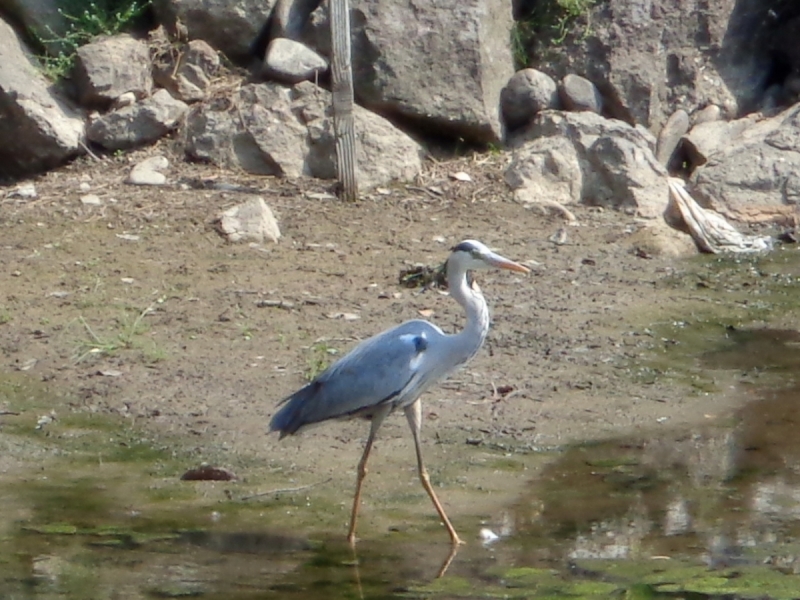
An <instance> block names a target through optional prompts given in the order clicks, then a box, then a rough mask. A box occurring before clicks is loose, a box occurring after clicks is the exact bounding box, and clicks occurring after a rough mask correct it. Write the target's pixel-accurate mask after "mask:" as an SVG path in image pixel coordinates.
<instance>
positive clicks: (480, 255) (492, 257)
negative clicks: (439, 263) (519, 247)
mask: <svg viewBox="0 0 800 600" xmlns="http://www.w3.org/2000/svg"><path fill="white" fill-rule="evenodd" d="M450 260H455V261H458V262H459V264H461V265H462V266H463V268H464V270H466V271H476V270H479V269H508V270H509V271H517V272H518V273H529V272H530V269H528V267H524V266H522V265H521V264H519V263H515V262H514V261H513V260H509V259H507V258H505V257H503V256H500V255H499V254H497V253H496V252H492V251H491V250H489V248H487V247H486V246H485V245H484V244H482V243H480V242H478V241H475V240H464V241H463V242H461V243H460V244H458V245H457V246H455V247H454V248H453V253H452V254H451V255H450V258H449V259H448V262H449V261H450Z"/></svg>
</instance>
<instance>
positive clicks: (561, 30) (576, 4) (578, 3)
mask: <svg viewBox="0 0 800 600" xmlns="http://www.w3.org/2000/svg"><path fill="white" fill-rule="evenodd" d="M599 1H600V0H538V2H536V4H535V6H534V8H533V10H532V11H531V13H530V14H528V15H527V16H526V17H524V18H523V19H520V20H518V21H517V22H516V23H515V24H514V30H513V33H512V36H513V37H512V44H513V46H514V60H515V61H516V63H517V64H516V66H517V68H520V69H521V68H524V67H527V66H529V65H530V62H531V57H532V55H533V54H534V53H535V51H536V49H537V48H538V49H541V48H554V47H558V46H560V45H561V44H563V43H564V40H565V39H566V37H567V35H568V34H569V33H570V31H572V29H573V28H574V27H575V23H576V21H577V20H578V19H580V18H581V17H584V18H585V19H586V20H587V21H588V18H589V15H590V11H591V9H592V7H593V6H595V5H596V4H597V3H598V2H599ZM586 30H587V32H588V22H587V25H586Z"/></svg>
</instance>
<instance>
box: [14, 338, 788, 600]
mask: <svg viewBox="0 0 800 600" xmlns="http://www.w3.org/2000/svg"><path fill="white" fill-rule="evenodd" d="M743 354H744V355H747V358H748V360H745V358H743ZM702 360H703V362H704V365H705V366H706V367H708V368H713V369H723V368H724V369H738V370H741V371H743V372H745V373H748V374H749V373H751V372H752V371H753V370H754V369H755V370H760V371H763V370H766V369H773V370H775V369H777V370H782V371H783V372H784V374H785V378H786V379H790V378H791V376H793V372H794V371H793V369H795V367H796V366H800V335H798V334H797V333H796V332H788V331H786V332H773V331H739V330H730V331H728V332H727V338H726V340H725V343H724V344H723V345H722V346H721V348H720V349H719V350H718V351H717V352H714V353H709V354H707V355H705V356H704V357H703V358H702ZM790 383H791V382H790ZM758 394H759V397H758V398H757V399H754V400H753V401H752V402H750V403H749V404H747V405H746V406H745V407H743V408H742V409H741V410H740V411H738V412H737V413H736V414H734V415H732V416H731V417H730V418H727V419H723V420H718V421H714V422H710V423H709V424H708V425H706V426H705V427H701V428H698V429H696V430H694V431H689V432H686V431H673V432H664V431H663V430H661V429H659V430H658V433H657V434H651V433H648V434H642V435H640V436H634V437H630V438H626V439H618V440H611V441H604V442H596V443H589V444H584V445H580V446H576V447H572V448H569V449H568V450H566V451H565V452H563V454H561V455H559V457H558V458H557V459H556V460H554V461H552V462H551V463H550V464H549V466H547V467H546V468H545V469H544V471H543V472H542V473H541V476H540V477H537V479H536V480H535V481H534V482H532V483H531V487H530V491H529V493H528V494H527V495H526V496H524V497H522V498H520V499H519V502H517V503H516V504H515V505H514V506H513V507H498V509H497V513H496V515H495V517H494V520H493V521H492V522H487V523H484V522H482V521H480V520H479V518H478V517H470V516H469V515H467V516H464V515H462V516H460V518H459V521H460V522H462V523H470V520H472V522H471V529H472V531H474V532H475V533H476V534H477V532H478V531H480V530H481V528H484V529H486V530H489V529H490V530H491V531H492V532H493V533H495V534H496V538H492V543H490V544H489V543H487V544H486V546H485V547H483V546H481V544H480V543H479V542H478V540H476V539H473V540H471V542H470V544H469V545H468V546H467V547H465V548H463V549H461V550H460V552H459V554H458V555H457V556H454V555H451V553H450V547H449V545H448V544H445V543H442V540H441V536H440V535H439V533H440V532H436V536H435V539H434V537H433V536H432V534H431V532H417V533H414V532H409V531H403V532H396V533H394V534H390V535H383V536H381V535H380V534H376V535H375V537H374V538H372V539H365V540H362V541H361V542H360V543H359V544H358V547H357V551H356V553H355V554H354V553H353V551H352V550H351V549H350V547H349V546H348V545H347V544H346V542H345V540H344V539H340V537H339V535H336V536H335V537H332V538H328V537H325V536H322V537H320V538H317V539H309V538H308V537H306V536H307V535H309V532H308V531H304V532H303V534H302V535H299V534H298V535H292V534H291V533H288V534H287V533H286V531H285V530H278V529H276V530H272V529H271V528H270V524H269V523H267V522H265V521H264V520H263V518H261V517H258V518H257V519H255V520H251V521H249V524H250V525H251V527H250V528H248V527H246V526H242V527H240V528H236V527H232V526H230V525H227V526H226V525H225V522H224V521H223V522H222V523H216V524H214V525H212V526H210V527H209V526H208V522H207V521H204V522H203V523H202V527H201V524H200V523H201V521H200V520H197V518H196V516H195V517H193V516H192V515H190V514H187V515H185V517H183V520H182V521H181V519H180V518H176V517H175V516H174V514H170V515H166V516H165V515H162V517H161V520H160V521H159V519H157V518H156V516H157V515H150V516H148V515H147V514H136V515H133V513H131V512H130V511H129V510H125V511H122V510H121V509H120V502H119V498H115V497H114V496H113V494H111V493H110V490H113V489H114V484H113V483H112V484H108V483H106V482H104V484H103V485H99V484H98V483H97V482H96V481H94V480H92V481H90V480H70V481H67V482H66V483H59V482H57V481H52V480H47V479H41V480H36V481H35V482H34V483H31V482H27V485H26V486H25V490H26V493H27V496H25V497H24V498H23V501H22V502H21V503H20V502H18V500H19V499H17V501H16V502H17V503H16V504H15V501H11V500H10V499H12V500H13V498H14V495H13V494H14V490H5V491H3V490H0V501H2V502H3V506H4V511H3V512H2V513H0V590H2V593H0V597H2V598H9V599H11V600H17V599H20V600H21V599H23V598H24V599H48V600H49V599H51V598H52V599H59V600H77V599H81V600H82V599H85V598H121V599H125V598H148V597H149V598H152V597H183V596H187V597H202V598H212V599H220V600H221V599H231V600H234V599H239V598H241V599H245V598H248V599H249V598H297V599H315V598H377V597H381V598H386V597H404V598H418V597H420V598H421V597H425V598H430V597H439V598H485V597H501V596H502V597H518V598H537V597H548V598H557V597H571V598H578V599H579V598H618V597H621V596H623V595H626V594H627V597H630V598H634V597H644V596H636V595H635V594H633V592H631V590H636V589H640V590H646V592H647V593H646V594H645V596H646V597H649V598H666V597H675V596H674V594H676V593H678V594H679V595H682V596H681V597H686V596H691V595H692V594H699V596H696V597H697V598H722V597H725V598H744V597H759V598H761V597H764V598H769V597H775V598H794V597H797V590H798V589H800V577H794V575H796V574H798V573H800V559H798V558H797V557H800V541H799V540H800V466H799V465H800V435H798V434H797V432H798V425H799V423H798V419H800V416H798V414H800V385H798V384H796V383H795V384H793V386H792V387H788V388H783V389H771V390H766V391H765V390H758ZM698 401H702V398H700V399H698ZM20 493H21V492H20ZM20 497H21V496H20ZM245 517H247V515H245V516H244V517H243V519H244V521H246V520H247V519H246V518H245ZM244 521H243V522H244ZM228 523H230V522H228ZM226 527H227V528H226ZM237 527H238V526H237ZM467 529H469V527H468V528H467ZM487 538H488V536H485V537H484V539H487ZM598 561H599V562H598ZM602 561H605V563H603V564H600V563H602ZM637 561H639V562H638V563H637ZM642 561H644V564H645V566H644V567H642V566H641V564H642ZM681 561H683V562H681ZM621 563H624V564H629V565H639V567H636V568H637V569H639V570H635V569H634V570H633V571H630V572H620V571H619V569H618V568H617V566H613V567H610V566H608V565H619V564H621ZM654 564H656V565H667V564H672V565H675V564H677V565H679V566H680V567H681V568H682V569H683V571H681V573H682V574H681V575H680V577H678V576H677V575H674V574H671V573H667V567H666V566H657V567H654V566H653V565H654ZM765 565H766V566H765ZM448 567H449V570H448V572H447V574H446V576H445V577H444V578H443V579H442V580H436V577H437V575H439V574H441V570H442V569H443V568H445V569H446V568H448ZM756 568H758V569H762V570H763V569H767V570H768V571H769V573H771V574H775V575H776V576H780V577H782V578H783V579H780V580H769V581H768V582H767V583H764V582H765V581H767V580H766V579H764V575H763V573H761V572H759V573H760V574H759V575H758V577H760V578H761V579H758V580H757V581H756V582H755V583H753V586H755V587H754V588H753V589H757V590H758V593H757V594H755V596H754V595H753V594H749V593H745V592H742V591H741V589H744V588H741V587H731V586H732V585H733V584H732V583H731V582H738V583H737V585H740V586H741V585H744V583H743V582H745V583H746V582H747V581H750V580H749V579H748V577H750V575H748V573H750V571H748V569H756ZM615 569H616V570H615ZM709 573H712V574H721V575H713V576H709ZM681 577H684V578H686V581H688V582H689V583H685V582H684V580H683V579H681ZM432 582H433V583H432ZM637 586H640V587H637ZM641 586H644V587H641ZM781 586H783V587H781ZM747 589H749V588H747ZM775 590H779V592H775ZM780 590H783V591H780ZM660 594H672V595H670V596H662V595H660Z"/></svg>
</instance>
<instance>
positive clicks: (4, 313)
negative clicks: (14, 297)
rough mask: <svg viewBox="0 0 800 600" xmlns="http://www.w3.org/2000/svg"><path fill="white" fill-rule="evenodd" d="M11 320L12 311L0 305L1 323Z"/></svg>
mask: <svg viewBox="0 0 800 600" xmlns="http://www.w3.org/2000/svg"><path fill="white" fill-rule="evenodd" d="M10 321H11V313H10V312H8V309H7V308H5V307H4V306H0V325H5V324H6V323H8V322H10Z"/></svg>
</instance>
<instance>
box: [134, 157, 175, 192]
mask: <svg viewBox="0 0 800 600" xmlns="http://www.w3.org/2000/svg"><path fill="white" fill-rule="evenodd" d="M167 168H169V160H167V157H165V156H162V155H160V154H159V155H156V156H151V157H150V158H147V159H145V160H143V161H141V162H140V163H137V164H136V165H135V166H134V167H133V169H131V172H130V174H129V175H128V178H127V179H126V180H125V181H126V183H130V184H132V185H164V184H165V183H166V182H167V176H166V175H164V174H163V173H161V171H164V170H166V169H167Z"/></svg>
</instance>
